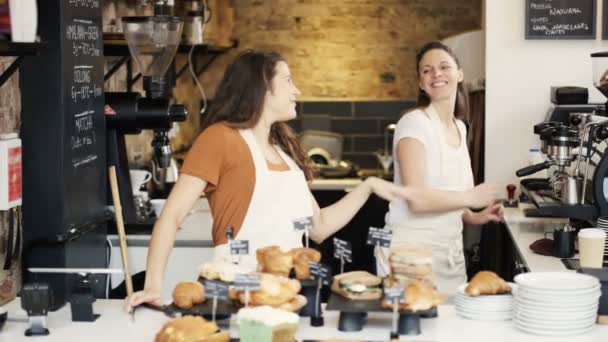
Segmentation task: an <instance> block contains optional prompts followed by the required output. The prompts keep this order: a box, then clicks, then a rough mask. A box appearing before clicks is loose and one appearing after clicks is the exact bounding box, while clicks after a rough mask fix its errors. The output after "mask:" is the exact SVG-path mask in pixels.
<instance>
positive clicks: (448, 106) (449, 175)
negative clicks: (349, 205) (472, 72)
mask: <svg viewBox="0 0 608 342" xmlns="http://www.w3.org/2000/svg"><path fill="white" fill-rule="evenodd" d="M416 67H417V69H416V70H417V75H418V86H419V94H418V101H417V106H416V109H414V110H412V111H410V112H408V113H407V114H405V115H404V116H403V117H402V118H401V119H400V120H399V122H398V123H397V126H396V128H395V135H394V141H393V157H394V173H395V176H394V182H395V184H396V185H399V186H407V187H408V191H410V192H412V193H415V198H416V201H415V202H414V201H411V200H407V199H399V200H396V201H393V202H391V203H390V205H389V212H388V213H387V215H386V225H387V228H388V229H391V230H392V231H393V245H398V244H399V243H402V242H408V243H415V244H418V245H422V244H426V245H428V246H429V247H430V248H432V251H433V273H434V275H435V280H436V285H437V286H438V288H439V290H440V291H445V292H454V291H456V288H457V286H458V285H461V284H463V283H465V282H466V281H467V278H466V268H465V264H464V254H463V250H462V229H463V221H464V222H466V223H470V224H484V223H487V222H488V221H500V220H501V219H502V214H503V208H502V206H500V205H496V204H494V200H495V194H496V189H495V187H494V186H491V185H487V184H482V185H479V186H476V187H475V186H474V184H473V173H472V170H471V160H470V157H469V153H468V149H467V144H466V136H467V132H466V127H465V125H464V123H463V121H462V119H463V118H465V117H466V113H467V111H468V103H467V96H466V92H465V89H464V86H463V84H462V81H463V78H464V74H463V70H462V68H461V67H460V64H459V62H458V58H456V55H454V53H453V52H452V51H451V50H450V49H449V48H448V47H447V46H445V45H444V44H442V43H440V42H431V43H428V44H426V45H424V46H423V47H422V48H421V49H420V51H419V52H418V54H417V55H416ZM471 208H485V209H483V210H481V211H479V212H474V211H472V210H471ZM387 253H388V251H387V250H384V249H377V257H378V273H379V274H381V275H384V274H387V273H389V272H390V267H389V265H388V262H387Z"/></svg>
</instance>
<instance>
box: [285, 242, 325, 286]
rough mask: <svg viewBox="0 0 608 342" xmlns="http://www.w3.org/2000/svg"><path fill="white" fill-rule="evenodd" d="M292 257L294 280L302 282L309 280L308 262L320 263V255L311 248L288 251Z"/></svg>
mask: <svg viewBox="0 0 608 342" xmlns="http://www.w3.org/2000/svg"><path fill="white" fill-rule="evenodd" d="M289 252H290V253H291V255H292V256H293V266H294V268H295V271H296V278H297V279H300V280H303V279H308V278H310V265H309V264H308V262H309V261H314V262H319V261H321V253H319V251H317V250H314V249H312V248H294V249H292V250H291V251H289Z"/></svg>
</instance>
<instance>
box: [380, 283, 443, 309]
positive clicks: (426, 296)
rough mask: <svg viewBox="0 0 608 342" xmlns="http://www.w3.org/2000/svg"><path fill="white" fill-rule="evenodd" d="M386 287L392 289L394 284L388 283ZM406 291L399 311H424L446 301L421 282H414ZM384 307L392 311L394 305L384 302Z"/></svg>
mask: <svg viewBox="0 0 608 342" xmlns="http://www.w3.org/2000/svg"><path fill="white" fill-rule="evenodd" d="M384 286H385V287H392V286H393V284H391V283H390V281H387V282H385V285H384ZM404 291H405V293H404V295H405V297H404V298H405V301H404V302H402V303H399V310H409V311H412V312H416V311H424V310H428V309H430V308H432V307H434V306H437V305H439V304H441V303H442V302H443V301H445V299H446V298H445V296H444V295H441V294H439V293H437V291H435V290H434V289H433V288H432V287H430V286H428V285H425V284H423V283H422V282H419V281H412V282H411V283H410V284H409V285H408V286H407V287H406V288H405V290H404ZM382 307H384V308H386V309H391V310H392V309H393V303H392V302H388V301H385V300H383V301H382Z"/></svg>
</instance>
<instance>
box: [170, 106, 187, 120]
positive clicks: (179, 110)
mask: <svg viewBox="0 0 608 342" xmlns="http://www.w3.org/2000/svg"><path fill="white" fill-rule="evenodd" d="M187 117H188V109H186V106H184V105H180V104H174V105H171V106H170V107H169V118H170V120H171V121H172V122H183V121H186V118H187Z"/></svg>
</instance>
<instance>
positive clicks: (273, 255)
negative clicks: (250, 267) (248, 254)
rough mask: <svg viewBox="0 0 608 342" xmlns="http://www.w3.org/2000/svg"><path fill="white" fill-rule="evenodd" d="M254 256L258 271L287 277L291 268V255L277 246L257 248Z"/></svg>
mask: <svg viewBox="0 0 608 342" xmlns="http://www.w3.org/2000/svg"><path fill="white" fill-rule="evenodd" d="M256 258H257V261H258V268H259V271H260V272H265V273H272V274H276V275H282V276H284V277H288V276H289V273H290V272H291V269H292V268H293V256H292V255H291V253H289V252H283V251H282V250H281V248H279V247H278V246H270V247H264V248H259V249H258V250H256Z"/></svg>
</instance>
